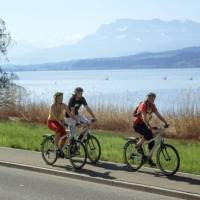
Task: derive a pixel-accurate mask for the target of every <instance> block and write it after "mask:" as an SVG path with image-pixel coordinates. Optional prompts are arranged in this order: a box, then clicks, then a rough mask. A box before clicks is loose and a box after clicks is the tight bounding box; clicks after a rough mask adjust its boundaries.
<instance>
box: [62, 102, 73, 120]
mask: <svg viewBox="0 0 200 200" xmlns="http://www.w3.org/2000/svg"><path fill="white" fill-rule="evenodd" d="M64 107H65V111H66V112H67V114H68V115H69V116H70V117H71V118H74V117H75V116H74V115H73V114H72V112H70V110H69V107H68V106H67V105H66V104H64Z"/></svg>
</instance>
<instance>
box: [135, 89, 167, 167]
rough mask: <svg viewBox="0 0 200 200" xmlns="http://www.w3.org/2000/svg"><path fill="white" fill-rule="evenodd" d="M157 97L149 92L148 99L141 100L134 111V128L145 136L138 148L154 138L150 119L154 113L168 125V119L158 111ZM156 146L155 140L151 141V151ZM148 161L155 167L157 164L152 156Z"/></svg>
mask: <svg viewBox="0 0 200 200" xmlns="http://www.w3.org/2000/svg"><path fill="white" fill-rule="evenodd" d="M155 99H156V94H155V93H153V92H150V93H148V94H147V97H146V100H145V101H144V102H140V104H139V105H138V106H137V108H136V109H135V111H134V113H133V129H134V130H135V131H136V132H138V133H139V134H141V135H143V137H142V138H141V139H140V140H139V142H138V143H137V145H136V148H137V149H138V150H140V149H141V145H142V144H143V142H144V140H145V139H146V140H151V139H152V138H153V133H152V127H151V125H150V120H151V118H152V115H153V113H154V114H155V115H156V116H157V117H158V118H159V119H160V120H161V121H162V122H163V123H164V124H165V126H168V123H167V121H166V120H165V119H164V117H163V116H162V115H161V114H160V113H159V112H158V110H157V108H156V106H155V104H154V101H155ZM153 147H154V141H152V142H150V143H149V146H148V148H149V151H150V150H151V149H152V148H153ZM148 163H149V164H150V165H151V166H152V167H154V166H156V165H155V163H154V162H153V160H152V158H149V159H148Z"/></svg>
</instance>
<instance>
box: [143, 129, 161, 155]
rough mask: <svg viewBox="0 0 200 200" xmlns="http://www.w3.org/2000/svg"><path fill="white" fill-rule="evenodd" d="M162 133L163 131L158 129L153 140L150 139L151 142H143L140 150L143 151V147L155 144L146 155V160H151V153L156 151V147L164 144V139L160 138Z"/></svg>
mask: <svg viewBox="0 0 200 200" xmlns="http://www.w3.org/2000/svg"><path fill="white" fill-rule="evenodd" d="M162 132H163V129H162V128H158V130H157V131H156V134H157V135H156V136H155V137H154V138H152V139H151V140H148V141H145V142H144V143H143V144H142V148H143V150H144V146H145V145H147V144H149V143H151V142H153V141H154V142H155V144H154V147H153V148H152V149H151V151H149V153H148V154H147V155H146V156H147V158H151V157H152V155H153V152H154V151H155V150H156V149H157V147H158V146H159V145H160V144H162V143H163V142H164V138H163V137H162V136H161V134H162Z"/></svg>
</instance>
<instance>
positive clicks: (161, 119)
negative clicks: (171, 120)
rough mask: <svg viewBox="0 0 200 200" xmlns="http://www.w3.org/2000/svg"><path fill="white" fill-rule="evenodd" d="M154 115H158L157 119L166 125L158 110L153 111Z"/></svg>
mask: <svg viewBox="0 0 200 200" xmlns="http://www.w3.org/2000/svg"><path fill="white" fill-rule="evenodd" d="M155 115H156V116H157V117H158V119H160V121H162V122H163V123H164V124H165V125H167V121H166V120H165V118H164V117H163V116H162V115H161V114H160V113H159V112H158V111H156V112H155Z"/></svg>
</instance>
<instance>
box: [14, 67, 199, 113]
mask: <svg viewBox="0 0 200 200" xmlns="http://www.w3.org/2000/svg"><path fill="white" fill-rule="evenodd" d="M16 74H17V75H18V76H19V80H17V81H16V83H17V84H19V85H21V86H23V87H24V88H25V89H27V90H28V91H29V93H30V98H31V99H33V100H35V101H40V100H43V101H47V102H51V100H52V95H53V94H54V93H55V92H57V91H62V92H64V93H65V96H64V98H65V102H67V101H68V98H69V97H70V96H71V94H72V93H73V90H74V88H75V87H77V86H81V87H83V88H84V91H85V93H84V95H85V96H86V97H87V100H88V103H90V104H92V105H98V104H106V105H113V106H115V105H117V106H119V107H133V106H134V105H136V104H137V103H138V102H140V101H142V100H143V99H144V98H145V95H146V93H147V92H149V91H153V92H156V93H157V99H156V103H157V105H158V107H159V108H160V109H161V110H170V109H172V107H174V106H176V103H178V102H179V101H180V100H181V99H182V98H183V97H184V96H185V94H186V93H188V92H190V93H192V95H194V94H197V93H200V68H199V69H198V68H187V69H141V70H140V69H135V70H85V71H25V72H16Z"/></svg>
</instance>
